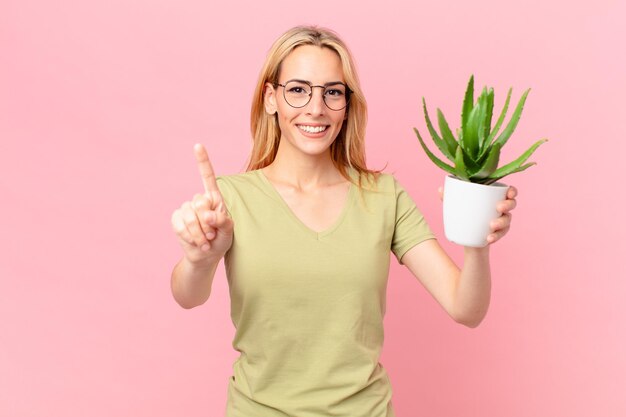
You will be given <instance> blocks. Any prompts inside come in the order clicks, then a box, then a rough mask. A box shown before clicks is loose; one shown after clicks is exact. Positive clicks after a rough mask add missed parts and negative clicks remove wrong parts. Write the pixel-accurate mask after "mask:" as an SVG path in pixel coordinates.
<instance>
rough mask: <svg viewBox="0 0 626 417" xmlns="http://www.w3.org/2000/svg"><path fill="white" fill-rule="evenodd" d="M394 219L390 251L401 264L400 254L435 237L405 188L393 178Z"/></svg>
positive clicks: (402, 254)
mask: <svg viewBox="0 0 626 417" xmlns="http://www.w3.org/2000/svg"><path fill="white" fill-rule="evenodd" d="M394 187H395V200H396V219H395V228H394V232H393V238H392V241H391V251H392V252H393V254H394V255H395V256H396V258H397V259H398V262H399V263H400V264H402V256H404V254H405V253H406V252H407V251H408V250H409V249H411V248H412V247H413V246H415V245H417V244H418V243H421V242H423V241H424V240H427V239H435V238H436V237H435V235H434V234H433V232H432V231H431V230H430V227H429V226H428V223H426V219H425V218H424V216H423V215H422V213H421V212H420V211H419V209H418V208H417V206H416V205H415V202H414V201H413V199H412V198H411V196H410V195H409V194H408V193H407V192H406V190H405V189H404V188H403V187H402V186H401V185H400V183H398V181H397V180H396V179H395V178H394Z"/></svg>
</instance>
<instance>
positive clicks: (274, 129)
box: [246, 26, 381, 187]
mask: <svg viewBox="0 0 626 417" xmlns="http://www.w3.org/2000/svg"><path fill="white" fill-rule="evenodd" d="M302 45H314V46H319V47H323V48H329V49H331V50H333V51H335V52H336V53H337V55H338V56H339V58H340V59H341V64H342V69H343V75H344V79H345V82H346V84H347V86H348V88H349V89H350V90H351V93H350V101H349V103H348V107H347V108H346V112H347V117H346V119H345V120H344V122H343V125H342V127H341V130H340V131H339V134H338V135H337V138H336V139H335V141H334V142H333V143H332V145H331V147H330V154H331V158H332V161H333V164H334V165H335V167H336V168H337V170H338V171H339V172H340V173H341V175H342V176H343V177H345V178H346V179H348V180H349V181H351V182H353V183H355V181H354V179H353V178H351V176H350V175H349V173H348V169H349V168H352V169H354V170H355V171H356V172H357V173H358V181H357V182H356V183H357V184H358V186H359V187H361V186H362V180H361V179H362V177H366V178H367V179H368V182H369V180H370V179H371V178H370V176H373V178H374V180H376V179H377V178H378V175H379V174H380V172H381V171H374V170H370V169H368V168H367V166H366V164H365V127H366V125H367V103H366V101H365V97H364V96H363V92H362V90H361V85H360V82H359V77H358V75H357V72H356V66H355V64H354V60H353V59H352V55H351V53H350V51H349V49H348V47H347V46H346V44H345V43H344V42H343V41H342V40H341V39H340V38H339V36H338V35H337V34H336V33H335V32H333V31H332V30H330V29H326V28H321V27H317V26H296V27H294V28H292V29H290V30H288V31H287V32H285V33H284V34H283V35H282V36H281V37H280V38H278V39H277V40H276V42H274V44H273V45H272V47H271V49H270V50H269V52H268V54H267V58H266V59H265V64H264V65H263V68H262V69H261V73H260V74H259V79H258V82H257V85H256V89H255V90H254V96H253V99H252V110H251V114H250V128H251V131H252V138H253V145H252V152H251V154H250V159H249V162H248V167H247V169H246V171H252V170H255V169H260V168H264V167H266V166H268V165H269V164H271V163H272V162H273V161H274V158H276V154H277V152H278V144H279V142H280V135H281V132H280V127H279V126H278V118H277V117H278V115H277V114H268V113H267V112H266V111H265V105H264V91H265V85H266V83H268V82H269V83H271V84H273V85H276V84H277V83H278V77H279V75H280V68H281V64H282V62H283V60H284V59H285V58H286V57H287V56H288V55H289V54H290V53H291V51H293V50H294V49H295V48H297V47H299V46H302ZM374 182H375V181H374Z"/></svg>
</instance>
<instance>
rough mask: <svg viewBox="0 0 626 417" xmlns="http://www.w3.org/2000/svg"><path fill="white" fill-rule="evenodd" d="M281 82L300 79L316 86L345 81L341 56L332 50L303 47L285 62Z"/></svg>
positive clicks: (281, 69)
mask: <svg viewBox="0 0 626 417" xmlns="http://www.w3.org/2000/svg"><path fill="white" fill-rule="evenodd" d="M279 78H280V81H286V80H290V79H294V78H296V79H300V80H306V81H310V82H312V83H314V84H318V83H319V84H324V83H327V82H330V81H344V78H343V68H342V66H341V59H340V58H339V55H338V54H337V53H336V52H335V51H333V50H332V49H330V48H326V47H319V46H315V45H302V46H299V47H297V48H295V49H294V50H293V51H291V53H290V54H289V55H287V57H286V58H285V59H284V60H283V62H282V64H281V68H280V75H279Z"/></svg>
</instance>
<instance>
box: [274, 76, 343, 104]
mask: <svg viewBox="0 0 626 417" xmlns="http://www.w3.org/2000/svg"><path fill="white" fill-rule="evenodd" d="M292 81H295V82H299V83H302V84H306V85H308V86H309V87H310V88H311V92H310V93H309V99H308V100H307V102H306V103H304V104H303V105H302V106H294V105H293V104H291V103H290V102H289V100H287V96H286V95H285V91H286V90H287V88H286V85H287V84H289V83H290V82H292ZM334 85H343V86H344V87H345V89H346V105H345V106H343V107H342V108H340V109H333V108H332V107H330V106H329V105H328V103H326V96H325V95H324V92H322V100H323V101H324V105H325V106H326V107H328V108H329V109H330V110H332V111H341V110H343V109H345V108H346V107H348V104H350V94H351V93H352V90H350V88H348V86H347V85H346V84H345V83H342V82H340V81H337V82H332V83H327V84H324V85H313V84H311V83H310V82H308V81H305V80H297V79H293V80H287V81H285V84H281V83H275V84H274V88H276V87H278V86H280V87H282V88H283V98H284V99H285V102H286V103H287V104H289V105H290V106H291V107H293V108H294V109H301V108H302V107H305V106H306V105H307V104H309V103H310V102H311V98H312V97H313V88H314V87H318V88H323V89H324V91H325V90H326V89H327V88H329V87H332V86H334Z"/></svg>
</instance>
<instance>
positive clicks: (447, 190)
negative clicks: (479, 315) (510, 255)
mask: <svg viewBox="0 0 626 417" xmlns="http://www.w3.org/2000/svg"><path fill="white" fill-rule="evenodd" d="M529 91H530V89H528V90H526V91H525V92H524V94H522V97H521V99H520V101H519V103H518V104H517V107H516V108H515V111H514V112H513V116H512V117H511V119H510V120H509V122H508V123H507V125H506V127H505V128H504V130H502V132H501V133H499V132H500V128H501V126H502V124H503V122H504V118H505V116H506V112H507V110H508V107H509V101H510V99H511V92H512V89H509V92H508V94H507V97H506V101H505V103H504V107H503V108H502V112H501V113H500V116H499V117H498V120H497V121H496V124H495V126H493V128H492V127H491V119H492V114H493V105H494V104H493V103H494V92H493V88H489V89H488V88H487V87H484V88H483V90H482V92H481V94H480V96H479V97H478V99H477V100H476V101H474V76H473V75H472V76H471V77H470V79H469V82H468V84H467V89H466V91H465V98H464V99H463V109H462V111H461V127H459V128H458V129H457V135H456V137H455V136H454V134H453V133H452V131H451V130H450V127H449V125H448V122H447V121H446V118H445V117H444V115H443V113H442V112H441V110H440V109H437V121H438V124H439V131H440V132H437V131H436V130H435V128H434V127H433V124H432V122H431V120H430V118H429V116H428V110H427V109H426V100H425V99H424V98H422V103H423V105H424V116H425V119H426V127H427V128H428V131H429V132H430V135H431V137H432V139H433V141H434V142H435V145H436V146H437V148H438V149H439V150H440V151H441V153H442V154H443V155H444V156H445V157H446V158H447V159H448V160H449V161H450V162H451V163H452V165H450V164H448V163H446V162H444V161H442V160H441V159H439V158H438V157H437V156H435V154H433V153H432V152H431V151H430V149H428V147H427V146H426V144H425V143H424V140H423V139H422V136H421V135H420V133H419V131H418V130H417V128H413V129H414V130H415V134H416V135H417V138H418V139H419V142H420V144H421V145H422V148H423V149H424V151H425V152H426V155H428V157H429V158H430V159H431V160H432V161H433V162H434V163H435V165H437V166H438V167H439V168H441V169H443V170H445V171H447V172H448V173H449V174H450V175H449V176H447V177H446V180H445V185H444V198H443V218H444V228H445V234H446V237H447V238H448V240H450V241H451V242H454V243H458V244H460V245H463V246H473V247H483V246H486V245H487V236H488V235H489V233H490V227H489V223H490V222H491V220H493V219H495V218H497V217H498V216H499V213H498V212H497V210H496V204H497V202H498V201H501V200H504V199H505V198H506V192H507V190H508V186H507V185H506V184H502V183H499V182H497V181H498V180H500V179H502V178H504V177H505V176H507V175H510V174H513V173H515V172H521V171H524V170H525V169H528V168H529V167H531V166H533V165H535V163H534V162H529V163H526V161H527V160H528V158H529V157H530V155H531V154H532V153H533V152H534V151H535V150H536V149H537V148H538V147H539V145H541V144H542V143H544V142H546V141H547V139H541V140H539V141H537V142H535V144H533V145H532V146H531V147H530V148H529V149H528V150H527V151H526V152H524V153H523V154H522V155H521V156H520V157H519V158H517V159H515V160H514V161H512V162H510V163H508V164H506V165H503V166H500V167H499V165H498V164H499V162H500V151H501V150H502V147H503V146H504V145H505V144H506V142H507V141H508V140H509V138H510V137H511V134H512V133H513V131H514V130H515V128H516V127H517V123H518V122H519V119H520V117H521V114H522V109H523V107H524V103H525V102H526V96H527V95H528V93H529Z"/></svg>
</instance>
